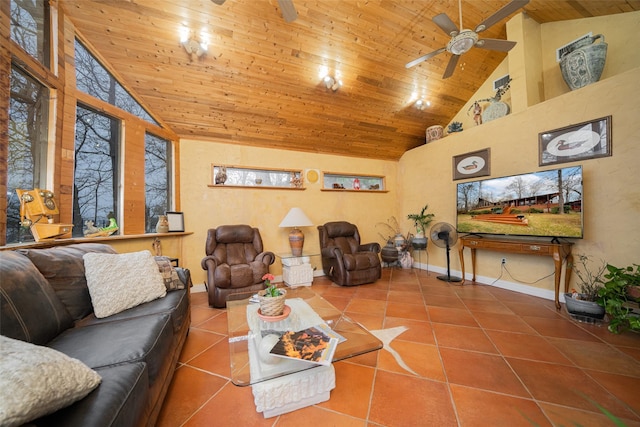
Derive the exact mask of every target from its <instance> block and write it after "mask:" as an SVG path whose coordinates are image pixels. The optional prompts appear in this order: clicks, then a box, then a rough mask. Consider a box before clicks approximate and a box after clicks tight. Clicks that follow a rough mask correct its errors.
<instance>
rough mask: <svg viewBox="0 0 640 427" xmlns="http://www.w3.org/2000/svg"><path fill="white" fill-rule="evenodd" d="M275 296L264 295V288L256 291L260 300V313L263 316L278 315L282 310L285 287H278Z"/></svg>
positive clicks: (285, 292) (285, 293)
mask: <svg viewBox="0 0 640 427" xmlns="http://www.w3.org/2000/svg"><path fill="white" fill-rule="evenodd" d="M279 291H280V295H278V296H277V297H270V296H266V295H265V293H266V290H262V291H260V292H258V299H259V300H260V313H261V314H262V315H263V316H280V315H281V314H282V313H283V312H284V301H285V298H286V296H287V291H286V289H279Z"/></svg>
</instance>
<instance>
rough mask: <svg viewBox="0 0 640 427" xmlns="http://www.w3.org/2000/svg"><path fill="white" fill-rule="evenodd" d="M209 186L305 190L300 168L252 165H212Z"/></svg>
mask: <svg viewBox="0 0 640 427" xmlns="http://www.w3.org/2000/svg"><path fill="white" fill-rule="evenodd" d="M209 187H218V188H222V187H242V188H265V189H289V190H304V189H305V188H304V179H303V177H302V170H300V169H265V168H256V167H251V166H233V165H217V164H212V165H211V184H209Z"/></svg>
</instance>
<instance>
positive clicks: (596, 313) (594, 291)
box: [564, 255, 606, 319]
mask: <svg viewBox="0 0 640 427" xmlns="http://www.w3.org/2000/svg"><path fill="white" fill-rule="evenodd" d="M572 268H573V271H574V272H575V274H576V276H577V277H578V281H579V286H580V292H578V291H576V290H575V289H572V290H571V292H567V293H565V294H564V301H565V304H566V307H567V311H568V312H569V314H571V315H572V316H573V317H576V316H578V317H588V318H592V319H603V318H604V314H605V310H604V306H603V305H600V304H599V303H598V299H599V291H600V289H602V287H603V281H602V279H603V274H604V272H605V271H606V264H605V263H604V261H603V262H602V263H601V264H600V265H599V266H597V267H596V268H595V269H593V270H592V269H590V268H589V257H587V256H586V255H578V263H577V264H574V265H573V266H572Z"/></svg>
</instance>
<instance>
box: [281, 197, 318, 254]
mask: <svg viewBox="0 0 640 427" xmlns="http://www.w3.org/2000/svg"><path fill="white" fill-rule="evenodd" d="M311 225H313V224H312V223H311V220H310V219H309V218H307V216H306V215H305V214H304V212H302V209H300V208H291V210H290V211H289V213H288V214H287V216H285V217H284V219H283V220H282V222H281V223H280V227H293V230H291V232H290V233H289V245H290V246H291V254H292V255H293V256H302V246H303V245H304V234H303V233H302V231H300V230H299V229H298V227H308V226H311Z"/></svg>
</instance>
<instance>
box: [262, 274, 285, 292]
mask: <svg viewBox="0 0 640 427" xmlns="http://www.w3.org/2000/svg"><path fill="white" fill-rule="evenodd" d="M262 280H264V284H265V286H266V289H265V293H264V296H265V297H279V296H280V295H282V294H281V293H280V289H278V288H277V287H276V285H275V283H272V281H273V280H275V276H274V275H273V274H271V273H267V274H265V275H264V276H262Z"/></svg>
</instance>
